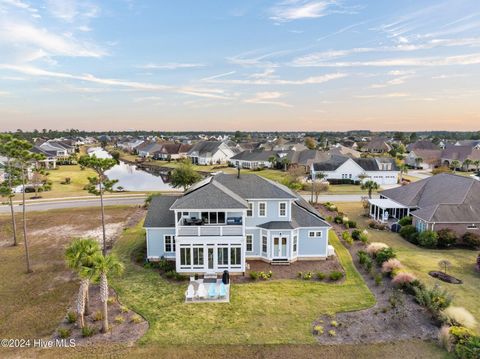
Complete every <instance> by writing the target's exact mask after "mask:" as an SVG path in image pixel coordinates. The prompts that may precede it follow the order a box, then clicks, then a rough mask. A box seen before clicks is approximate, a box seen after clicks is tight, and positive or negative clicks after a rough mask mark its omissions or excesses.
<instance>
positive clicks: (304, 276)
mask: <svg viewBox="0 0 480 359" xmlns="http://www.w3.org/2000/svg"><path fill="white" fill-rule="evenodd" d="M303 279H304V280H310V279H312V272H306V273H304V274H303Z"/></svg>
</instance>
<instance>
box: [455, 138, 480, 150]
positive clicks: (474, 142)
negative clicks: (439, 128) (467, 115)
mask: <svg viewBox="0 0 480 359" xmlns="http://www.w3.org/2000/svg"><path fill="white" fill-rule="evenodd" d="M455 146H470V147H473V148H474V149H476V150H480V140H463V141H457V142H456V143H455Z"/></svg>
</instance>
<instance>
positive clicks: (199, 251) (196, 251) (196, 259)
mask: <svg viewBox="0 0 480 359" xmlns="http://www.w3.org/2000/svg"><path fill="white" fill-rule="evenodd" d="M193 265H194V266H203V248H201V247H200V248H196V247H194V248H193Z"/></svg>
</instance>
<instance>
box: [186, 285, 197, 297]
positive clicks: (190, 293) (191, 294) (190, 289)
mask: <svg viewBox="0 0 480 359" xmlns="http://www.w3.org/2000/svg"><path fill="white" fill-rule="evenodd" d="M194 297H195V288H193V284H189V285H188V288H187V291H186V292H185V298H186V299H187V300H193V298H194Z"/></svg>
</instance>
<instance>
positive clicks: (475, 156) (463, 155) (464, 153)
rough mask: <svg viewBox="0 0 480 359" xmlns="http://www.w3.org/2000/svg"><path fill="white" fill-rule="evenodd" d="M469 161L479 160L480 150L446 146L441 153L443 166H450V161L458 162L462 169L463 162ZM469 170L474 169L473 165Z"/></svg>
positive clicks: (469, 146)
mask: <svg viewBox="0 0 480 359" xmlns="http://www.w3.org/2000/svg"><path fill="white" fill-rule="evenodd" d="M466 159H469V160H471V161H472V162H473V161H477V160H480V150H478V149H476V148H475V147H474V146H471V145H468V146H456V145H447V146H446V147H445V149H444V150H443V152H442V158H441V162H442V165H444V166H450V165H451V164H452V161H455V160H456V161H459V162H460V167H463V162H464V161H465V160H466ZM468 169H469V170H473V169H475V165H473V164H471V165H470V166H469V168H468Z"/></svg>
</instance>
